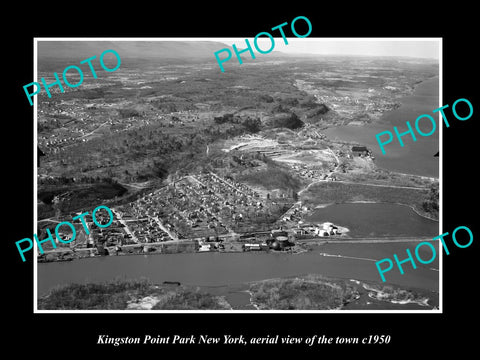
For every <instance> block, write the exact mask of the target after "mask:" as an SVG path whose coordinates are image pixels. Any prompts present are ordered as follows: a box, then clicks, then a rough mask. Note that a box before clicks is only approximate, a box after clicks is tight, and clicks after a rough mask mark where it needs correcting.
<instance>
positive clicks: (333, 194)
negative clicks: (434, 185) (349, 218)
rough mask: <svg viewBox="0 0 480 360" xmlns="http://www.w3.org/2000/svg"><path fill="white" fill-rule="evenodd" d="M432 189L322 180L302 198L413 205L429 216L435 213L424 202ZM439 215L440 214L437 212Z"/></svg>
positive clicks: (319, 201) (314, 202) (320, 201)
mask: <svg viewBox="0 0 480 360" xmlns="http://www.w3.org/2000/svg"><path fill="white" fill-rule="evenodd" d="M429 194H430V190H428V189H425V190H412V189H404V188H392V187H379V186H369V185H364V184H343V183H336V182H322V183H318V184H313V185H312V186H310V188H309V189H308V190H306V191H304V192H303V193H302V194H301V196H300V198H301V200H302V201H304V202H305V203H307V204H310V205H312V206H316V205H320V204H331V203H337V204H338V203H345V202H354V201H373V202H384V203H393V204H403V205H408V206H412V207H413V208H414V209H415V211H417V212H418V213H420V214H423V215H426V216H428V217H433V218H435V214H432V213H428V212H426V211H425V209H424V206H423V203H424V201H425V200H426V199H427V198H428V196H429ZM437 216H438V214H437Z"/></svg>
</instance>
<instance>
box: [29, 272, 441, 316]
mask: <svg viewBox="0 0 480 360" xmlns="http://www.w3.org/2000/svg"><path fill="white" fill-rule="evenodd" d="M239 295H244V296H240V297H239ZM437 308H438V293H435V292H429V291H426V290H420V289H403V288H400V287H398V286H392V285H379V284H374V283H366V282H362V281H358V280H354V279H337V278H328V277H325V276H322V275H318V274H308V275H304V276H295V277H287V278H274V279H266V280H261V281H254V282H250V283H246V284H242V285H241V286H238V285H237V286H223V287H217V288H213V289H212V288H208V287H199V286H191V285H181V284H178V285H172V284H154V283H152V282H151V281H149V280H147V279H140V280H118V279H117V280H114V281H109V282H105V283H101V284H98V283H95V284H94V283H87V284H68V285H63V286H57V287H56V288H54V289H52V290H51V291H50V292H49V293H48V294H46V295H43V296H41V297H40V298H39V299H38V309H39V310H127V311H128V310H130V311H132V310H133V311H135V310H138V311H142V310H143V311H155V310H172V311H192V310H212V311H217V310H222V311H225V310H227V311H228V310H230V311H231V310H236V311H238V310H244V311H249V312H252V311H253V312H256V311H259V310H285V311H291V310H310V311H316V310H326V311H329V310H334V311H336V310H370V309H375V310H380V309H384V310H412V309H417V310H429V309H430V310H434V309H437Z"/></svg>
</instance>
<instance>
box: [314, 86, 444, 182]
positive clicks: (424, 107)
mask: <svg viewBox="0 0 480 360" xmlns="http://www.w3.org/2000/svg"><path fill="white" fill-rule="evenodd" d="M400 102H401V106H400V107H399V108H398V109H396V110H393V111H390V112H387V113H385V114H383V116H382V117H381V118H380V120H379V121H377V122H375V123H372V124H368V125H364V126H355V125H346V126H337V127H332V128H329V129H326V130H325V131H324V133H325V134H326V135H327V136H328V138H330V139H333V140H334V139H338V140H342V141H352V142H357V143H360V144H362V145H365V146H367V147H368V148H369V149H371V150H372V151H373V153H374V155H375V163H376V164H377V166H379V167H381V168H384V169H388V170H391V171H396V172H400V173H407V174H415V175H422V176H429V177H438V175H439V162H438V159H439V158H438V157H434V155H435V154H436V153H437V151H439V126H438V125H439V123H438V116H434V118H435V119H436V120H437V130H436V131H435V133H433V134H432V135H431V136H428V137H423V136H420V135H418V133H416V130H415V120H416V118H417V117H418V116H420V115H422V114H429V115H432V116H433V114H432V110H434V109H436V108H438V107H439V78H438V77H434V78H431V79H428V80H426V81H423V82H422V83H420V84H418V85H417V86H416V87H415V90H414V92H413V94H412V95H408V96H405V97H403V98H402V99H401V101H400ZM406 121H408V122H409V123H410V124H411V126H412V128H413V129H414V131H415V135H416V138H417V141H416V142H414V141H413V140H412V138H411V136H410V135H406V136H404V137H402V140H403V142H404V143H405V145H404V147H401V146H400V144H399V143H398V140H397V139H396V137H395V135H394V139H393V141H392V143H390V144H387V145H385V151H386V154H385V155H383V154H382V152H381V150H380V148H379V145H378V143H377V140H376V137H375V135H376V134H378V133H380V132H382V131H386V130H388V131H391V132H392V133H393V134H394V131H393V127H394V126H397V127H398V130H399V132H403V131H406V130H407V127H406V125H405V122H406ZM423 121H425V125H424V123H423ZM442 123H443V121H442V122H441V124H442ZM427 125H429V122H428V121H427V120H426V119H424V120H422V121H421V122H420V128H421V129H422V130H423V131H424V132H427V133H428V132H429V130H430V129H431V127H430V128H428V127H427ZM424 126H425V127H424ZM430 126H431V125H430ZM402 130H403V131H402Z"/></svg>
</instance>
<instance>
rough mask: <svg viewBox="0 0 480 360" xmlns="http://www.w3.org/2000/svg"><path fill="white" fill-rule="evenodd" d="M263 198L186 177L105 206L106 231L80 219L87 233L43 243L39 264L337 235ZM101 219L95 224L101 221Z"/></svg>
mask: <svg viewBox="0 0 480 360" xmlns="http://www.w3.org/2000/svg"><path fill="white" fill-rule="evenodd" d="M269 197H270V196H269V195H268V194H267V197H262V196H261V195H260V194H258V193H257V192H255V191H253V190H252V189H250V188H249V187H248V186H246V185H244V184H240V183H237V182H235V181H233V180H231V179H226V178H222V177H220V176H218V175H216V174H214V173H205V174H199V175H189V176H186V177H184V178H182V179H180V180H178V181H175V182H173V183H172V184H169V185H167V186H165V187H163V188H160V189H158V190H156V191H154V192H151V193H148V194H146V195H145V196H143V197H141V198H139V199H137V200H136V201H134V202H131V203H128V204H125V205H120V206H116V207H112V208H111V210H112V212H113V214H114V219H113V220H111V221H112V224H111V225H110V226H109V227H108V229H107V228H101V227H100V228H99V227H93V226H92V225H93V220H94V219H93V218H92V216H91V215H86V216H85V217H84V221H85V224H86V227H87V229H89V231H88V234H86V233H78V236H76V237H75V239H74V240H73V241H71V242H68V243H64V242H63V241H60V242H59V241H58V239H57V240H56V245H57V246H56V248H55V249H53V246H51V245H50V243H46V244H44V246H43V247H44V249H45V250H44V254H41V255H39V257H38V261H39V262H45V261H47V262H48V261H62V260H63V261H66V260H71V259H74V258H81V257H91V256H106V255H117V256H118V255H127V254H138V253H149V254H155V253H172V252H206V251H219V252H222V251H223V252H242V251H292V250H294V249H296V248H295V244H296V239H308V238H311V239H314V238H317V237H326V236H341V235H342V233H341V232H340V231H339V227H338V226H335V225H334V224H331V223H324V224H311V223H306V222H303V221H302V219H303V215H302V214H304V213H306V212H307V211H308V209H306V208H302V207H301V206H300V205H299V203H294V204H289V205H291V206H290V207H286V206H285V205H286V204H285V203H280V202H278V199H270V198H269ZM276 200H277V201H276ZM285 209H286V211H284V210H285ZM275 214H280V216H275ZM102 216H103V215H102V214H100V216H98V218H99V219H100V220H99V221H100V223H105V222H106V220H105V219H103V218H102ZM74 225H76V226H79V225H78V224H74ZM60 236H61V238H62V239H67V238H68V237H69V236H70V235H69V234H67V233H63V232H60ZM39 238H41V236H39ZM296 250H297V251H298V248H297V249H296Z"/></svg>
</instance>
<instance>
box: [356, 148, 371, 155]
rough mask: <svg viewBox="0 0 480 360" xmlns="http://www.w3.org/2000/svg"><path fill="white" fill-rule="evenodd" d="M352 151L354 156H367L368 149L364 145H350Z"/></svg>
mask: <svg viewBox="0 0 480 360" xmlns="http://www.w3.org/2000/svg"><path fill="white" fill-rule="evenodd" d="M352 153H353V155H354V156H367V155H368V154H369V153H370V151H369V150H368V149H367V147H366V146H352Z"/></svg>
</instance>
